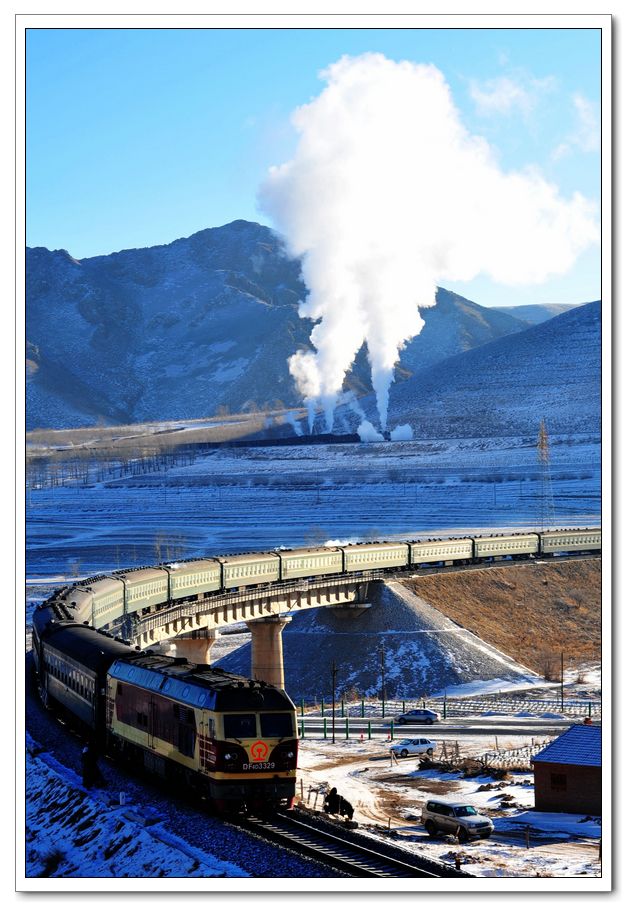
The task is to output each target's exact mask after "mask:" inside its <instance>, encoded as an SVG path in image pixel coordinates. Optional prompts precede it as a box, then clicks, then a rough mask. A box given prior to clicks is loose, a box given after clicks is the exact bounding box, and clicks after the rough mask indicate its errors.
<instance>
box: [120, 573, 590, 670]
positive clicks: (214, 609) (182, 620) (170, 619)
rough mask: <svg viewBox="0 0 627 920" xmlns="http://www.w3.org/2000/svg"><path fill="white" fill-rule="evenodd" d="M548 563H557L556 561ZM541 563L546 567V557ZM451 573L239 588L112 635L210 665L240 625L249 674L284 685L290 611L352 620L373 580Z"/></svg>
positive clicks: (150, 616) (159, 612)
mask: <svg viewBox="0 0 627 920" xmlns="http://www.w3.org/2000/svg"><path fill="white" fill-rule="evenodd" d="M570 558H573V556H571V557H570ZM553 561H555V562H558V561H560V560H559V558H556V559H555V560H553ZM543 562H544V564H551V560H550V559H545V560H543ZM521 564H527V565H528V564H529V560H522V559H521V560H515V561H514V560H510V561H504V560H485V561H481V562H474V563H472V564H471V565H470V566H469V567H468V568H469V569H474V570H476V569H485V568H487V567H490V566H504V565H506V566H508V565H521ZM455 571H459V568H458V567H457V566H448V565H445V566H442V567H440V568H437V569H436V568H432V569H429V570H426V569H425V570H422V572H417V571H416V569H401V570H395V571H394V572H382V571H381V570H379V571H372V572H361V573H359V574H343V575H333V576H320V577H314V578H311V579H309V580H307V581H300V582H298V581H297V582H292V583H279V584H267V585H264V586H261V587H259V586H258V587H254V588H250V589H247V588H240V589H239V590H237V591H234V592H232V593H229V594H220V595H215V596H208V597H205V598H199V599H198V600H195V601H191V602H186V603H174V604H170V605H168V606H166V607H161V608H160V609H155V610H153V611H150V612H148V613H145V614H143V615H142V616H141V617H139V616H137V615H134V614H130V615H127V617H126V619H125V621H124V623H123V624H122V626H121V628H120V629H119V630H116V631H115V632H116V634H118V635H120V636H122V637H123V638H125V639H127V640H130V641H131V642H132V643H133V644H134V645H136V646H138V647H139V648H140V649H142V650H143V649H147V648H149V647H151V646H154V645H158V644H160V643H167V642H169V643H171V644H173V645H174V647H175V649H176V654H177V655H180V656H181V657H185V658H187V659H188V660H190V661H193V662H196V663H198V664H210V662H211V647H212V646H213V644H214V643H215V642H216V640H217V635H216V630H217V629H220V628H222V627H224V626H227V625H232V624H235V623H244V624H246V626H247V627H248V629H249V630H250V633H251V638H252V676H253V677H254V678H256V679H259V680H265V681H267V682H268V683H272V684H274V685H276V686H278V687H284V671H283V640H282V637H281V633H282V631H283V629H284V628H285V626H286V625H287V624H288V623H289V622H291V614H292V613H296V612H298V611H301V610H311V609H312V608H314V607H329V606H335V607H336V611H337V613H338V615H342V616H358V615H359V613H361V612H362V611H363V609H364V608H365V607H367V606H369V605H368V603H367V593H368V587H369V586H370V585H371V584H373V583H375V582H385V581H392V580H396V579H399V578H408V577H412V578H415V577H422V576H424V575H434V574H444V573H448V572H455ZM340 611H341V613H340Z"/></svg>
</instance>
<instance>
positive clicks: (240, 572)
mask: <svg viewBox="0 0 627 920" xmlns="http://www.w3.org/2000/svg"><path fill="white" fill-rule="evenodd" d="M600 550H601V530H600V528H588V529H579V530H553V531H542V532H537V533H535V532H533V533H514V534H506V535H505V534H498V535H492V536H480V537H449V538H446V539H431V540H417V541H411V542H409V541H408V542H391V543H356V544H349V545H347V546H332V547H330V546H318V547H313V548H301V549H287V550H276V551H274V552H268V553H245V554H240V555H236V556H216V557H210V558H205V559H190V560H184V561H182V562H170V563H164V564H163V565H158V566H154V567H147V568H141V569H132V570H121V571H118V572H112V573H111V574H110V575H101V576H97V577H95V578H88V579H86V580H85V581H81V582H76V583H75V584H73V585H72V586H70V587H69V588H66V589H64V590H63V591H62V592H61V593H60V594H59V595H58V598H59V600H62V601H63V603H64V604H65V605H66V606H67V607H68V609H69V610H70V611H72V615H73V617H74V619H76V620H78V621H79V622H87V623H89V624H90V625H91V626H94V627H95V628H96V629H101V628H106V629H107V630H110V631H113V632H116V631H119V630H120V629H121V627H122V624H123V623H124V621H125V620H127V619H128V617H129V616H130V615H132V616H133V617H134V618H136V619H141V618H142V617H144V616H146V615H147V614H150V613H153V612H154V611H155V610H158V609H160V608H161V607H165V606H168V605H172V604H173V603H175V602H178V603H185V602H190V601H195V600H199V599H202V598H206V597H211V596H213V595H216V594H219V593H227V592H236V591H237V592H239V591H241V590H246V589H251V588H257V587H262V586H264V585H269V584H273V583H276V582H285V581H292V580H297V581H301V582H302V581H303V580H307V579H310V578H320V577H324V576H337V575H344V574H356V575H358V574H359V573H365V572H369V573H374V572H379V571H380V572H381V573H382V574H384V573H385V572H387V571H390V570H402V569H407V570H408V571H411V570H419V569H421V568H425V567H430V566H448V565H468V564H471V563H473V562H487V561H490V560H494V559H502V558H506V557H511V558H524V557H528V558H541V557H547V556H555V555H567V554H569V553H582V552H587V553H597V552H600Z"/></svg>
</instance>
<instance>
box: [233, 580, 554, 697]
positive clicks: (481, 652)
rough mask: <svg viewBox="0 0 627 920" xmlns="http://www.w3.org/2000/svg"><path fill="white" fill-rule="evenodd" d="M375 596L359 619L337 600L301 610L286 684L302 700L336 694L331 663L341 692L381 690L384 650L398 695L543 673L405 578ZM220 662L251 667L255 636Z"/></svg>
mask: <svg viewBox="0 0 627 920" xmlns="http://www.w3.org/2000/svg"><path fill="white" fill-rule="evenodd" d="M368 600H369V601H370V602H372V606H371V607H370V609H368V610H366V611H365V612H364V613H362V614H361V616H359V617H358V618H357V619H346V618H341V619H340V618H338V617H337V616H336V614H335V613H334V611H333V608H332V607H328V608H321V609H319V610H312V611H304V612H302V613H296V614H294V616H293V618H292V622H291V623H290V625H289V626H288V627H287V628H286V629H285V630H284V632H283V649H284V656H285V683H286V689H287V690H288V692H289V693H291V694H292V696H293V698H294V699H300V698H301V697H305V698H306V699H308V700H309V699H313V698H314V697H322V696H326V697H327V698H328V697H329V696H330V693H331V675H330V662H331V661H332V660H335V661H336V662H337V666H338V677H337V686H338V690H339V691H340V692H349V691H351V690H355V691H356V692H358V693H359V694H360V695H362V694H366V695H376V694H377V692H378V690H379V688H380V655H381V648H382V647H383V649H384V653H385V661H386V692H387V694H388V695H389V696H390V698H397V699H398V698H403V697H408V698H414V699H415V698H419V697H421V696H432V695H434V694H436V693H438V692H442V691H443V690H445V689H446V690H447V692H450V691H451V690H452V689H453V688H459V687H460V685H462V686H463V685H464V684H469V683H473V682H475V681H477V680H482V681H488V680H494V679H497V678H501V679H506V680H509V681H515V682H520V685H521V686H523V684H524V686H532V685H534V684H535V683H537V682H538V681H539V678H538V676H537V675H536V674H534V673H533V672H532V671H529V670H528V669H527V668H524V667H522V666H520V665H518V664H517V663H516V662H515V661H513V660H512V659H511V658H508V657H507V656H506V655H503V654H502V653H501V652H499V651H498V650H497V649H495V648H493V647H492V646H490V645H488V644H487V643H485V642H482V640H481V639H479V638H477V636H475V635H473V634H472V633H470V632H469V631H468V630H466V629H463V628H462V627H460V626H457V625H456V624H455V623H453V621H452V620H450V619H448V617H445V616H443V615H442V614H441V613H440V612H439V611H437V610H435V609H434V608H433V607H431V606H429V605H428V604H426V603H425V602H424V601H422V600H421V599H420V598H418V597H415V596H414V595H413V594H412V592H411V591H409V590H408V589H407V588H405V587H402V586H401V585H394V586H389V585H385V586H379V585H376V586H374V587H372V588H371V590H370V596H369V597H368ZM220 667H223V668H226V669H227V670H233V671H235V672H237V673H240V674H249V673H250V643H249V642H247V643H246V644H245V645H243V646H242V647H241V648H239V649H237V650H236V651H234V652H231V653H230V654H228V655H227V656H226V657H224V658H222V659H220Z"/></svg>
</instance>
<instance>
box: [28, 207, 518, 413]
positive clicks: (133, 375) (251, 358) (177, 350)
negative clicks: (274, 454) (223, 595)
mask: <svg viewBox="0 0 627 920" xmlns="http://www.w3.org/2000/svg"><path fill="white" fill-rule="evenodd" d="M26 290H27V343H28V344H27V361H28V364H27V419H28V428H29V429H32V428H50V427H52V428H55V427H56V428H66V427H76V426H80V425H85V424H94V423H96V422H98V421H103V420H104V421H113V422H124V423H126V422H133V421H146V420H149V419H155V418H160V419H164V420H166V419H176V418H189V417H206V416H209V415H212V414H215V413H216V412H217V411H218V410H219V409H220V407H222V408H223V409H225V408H227V407H228V408H229V409H230V410H231V411H246V409H247V408H248V409H251V408H255V407H256V406H265V407H270V406H273V405H279V404H284V405H292V406H293V405H299V404H300V403H301V401H302V400H301V397H300V396H299V394H298V393H297V391H296V389H295V386H294V383H293V381H292V378H291V376H290V374H289V371H288V366H287V360H288V358H289V356H290V355H291V354H293V353H294V352H295V351H297V350H298V349H305V350H307V349H310V348H311V345H310V342H309V335H310V333H311V329H312V327H313V324H312V322H311V321H310V320H308V319H303V318H302V317H300V316H299V314H298V305H299V303H300V302H301V301H302V300H303V299H304V298H305V296H306V288H305V286H304V284H303V282H302V278H301V275H300V263H299V262H298V261H297V260H294V259H290V258H289V257H288V256H287V255H286V254H285V249H284V246H283V243H282V241H281V240H280V238H279V237H277V235H276V234H275V233H274V232H273V231H272V230H271V229H270V228H268V227H265V226H264V225H262V224H258V223H252V222H249V221H243V220H238V221H233V222H231V223H229V224H226V225H224V226H223V227H218V228H207V229H205V230H199V231H198V232H196V233H195V234H192V236H190V237H180V238H179V239H177V240H174V241H173V242H172V243H165V244H158V245H156V246H151V247H146V248H144V249H126V250H120V251H119V252H115V253H110V254H109V255H103V256H90V257H88V258H85V259H81V260H77V259H74V257H73V256H72V255H71V254H70V253H69V252H67V250H62V249H61V250H52V251H51V250H48V249H46V248H45V247H34V248H32V249H28V250H27V271H26ZM422 315H423V317H424V319H425V326H424V329H423V332H422V334H421V335H420V336H418V337H416V338H415V339H414V340H413V341H412V342H411V343H409V345H408V346H407V348H406V349H405V350H404V351H403V352H402V353H401V359H400V362H399V365H398V367H397V369H396V378H397V380H404V379H408V378H410V377H412V376H413V375H414V374H416V373H417V372H420V371H422V370H424V369H425V368H427V367H429V366H431V365H433V364H435V363H437V362H439V361H440V360H442V359H443V358H446V357H449V356H451V355H454V354H457V353H459V352H462V351H467V350H469V349H472V348H474V347H476V346H477V345H480V344H484V343H485V342H487V341H491V340H493V339H495V338H498V337H501V336H502V335H506V334H513V333H515V332H518V331H521V330H522V329H524V328H526V323H525V322H523V321H521V320H518V319H516V318H515V317H509V316H507V315H506V314H504V313H499V312H498V311H495V310H492V309H488V308H486V307H482V306H480V305H479V304H475V303H473V302H472V301H469V300H467V299H465V298H463V297H461V296H460V295H457V294H454V293H453V292H450V291H446V290H445V289H439V290H438V298H437V301H436V305H435V306H434V307H432V308H429V309H425V310H424V311H422ZM346 385H347V386H348V387H349V388H350V389H352V390H353V391H354V392H355V394H356V395H363V394H365V393H368V392H370V391H371V382H370V370H369V366H368V361H367V353H366V349H365V346H364V347H362V349H361V350H360V352H359V354H358V355H357V357H356V359H355V361H354V363H353V366H352V368H351V369H350V371H349V372H348V374H347V378H346Z"/></svg>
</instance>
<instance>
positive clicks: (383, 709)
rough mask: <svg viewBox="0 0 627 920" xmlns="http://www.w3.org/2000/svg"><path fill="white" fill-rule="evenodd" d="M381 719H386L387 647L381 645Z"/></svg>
mask: <svg viewBox="0 0 627 920" xmlns="http://www.w3.org/2000/svg"><path fill="white" fill-rule="evenodd" d="M381 718H383V719H385V646H384V645H383V643H381Z"/></svg>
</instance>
